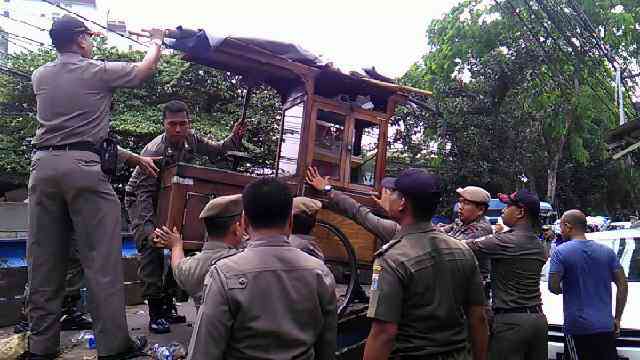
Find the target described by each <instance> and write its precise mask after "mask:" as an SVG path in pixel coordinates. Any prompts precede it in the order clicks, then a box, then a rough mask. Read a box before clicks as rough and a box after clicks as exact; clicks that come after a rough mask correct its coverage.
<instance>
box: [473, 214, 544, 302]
mask: <svg viewBox="0 0 640 360" xmlns="http://www.w3.org/2000/svg"><path fill="white" fill-rule="evenodd" d="M464 242H465V243H466V244H467V245H468V246H469V247H470V248H471V249H472V250H473V251H474V252H475V253H477V254H483V255H486V256H488V257H489V258H491V298H492V299H493V307H494V308H497V309H511V308H517V307H532V306H536V305H540V304H542V300H541V297H540V273H541V271H542V266H543V265H544V263H545V261H546V258H545V251H544V247H543V246H542V243H541V242H540V240H538V237H537V236H536V235H535V234H534V233H533V230H532V229H531V227H530V226H528V225H518V226H514V227H512V228H511V229H509V230H508V231H505V232H503V233H497V234H494V235H489V236H485V237H481V238H478V239H474V240H465V241H464Z"/></svg>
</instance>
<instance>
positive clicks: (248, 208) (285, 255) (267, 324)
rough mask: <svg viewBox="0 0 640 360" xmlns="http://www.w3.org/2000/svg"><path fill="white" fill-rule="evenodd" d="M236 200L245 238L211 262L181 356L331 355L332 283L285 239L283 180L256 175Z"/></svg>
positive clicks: (287, 206)
mask: <svg viewBox="0 0 640 360" xmlns="http://www.w3.org/2000/svg"><path fill="white" fill-rule="evenodd" d="M242 202H243V207H244V215H243V224H244V226H245V228H246V230H247V232H248V233H249V237H250V240H249V242H248V245H247V248H246V249H245V250H243V251H242V252H240V253H238V254H236V255H233V256H230V257H227V258H224V259H221V260H218V261H217V262H214V264H213V266H212V267H211V270H210V272H209V274H208V275H207V277H208V280H207V283H208V285H207V287H206V289H205V295H204V304H203V305H202V307H201V308H200V311H199V312H198V320H197V322H196V325H195V328H194V331H193V335H192V336H191V343H190V345H189V357H188V359H191V360H195V359H198V360H199V359H206V360H217V359H267V358H268V359H333V357H334V353H335V350H336V341H337V316H338V315H337V309H336V294H335V281H334V279H333V275H332V274H331V272H330V271H329V269H327V267H326V266H325V265H324V263H323V262H322V261H320V260H318V259H316V258H314V257H312V256H309V255H307V254H305V253H303V252H301V251H299V250H298V249H295V248H293V247H292V246H291V244H290V243H289V241H288V239H287V237H288V235H289V233H290V232H291V230H290V229H291V217H292V213H291V208H292V197H291V194H290V193H289V189H288V187H287V185H285V184H283V183H281V182H280V181H278V180H277V179H275V178H260V179H258V180H256V181H254V182H252V183H251V184H249V185H247V187H245V189H244V191H243V193H242Z"/></svg>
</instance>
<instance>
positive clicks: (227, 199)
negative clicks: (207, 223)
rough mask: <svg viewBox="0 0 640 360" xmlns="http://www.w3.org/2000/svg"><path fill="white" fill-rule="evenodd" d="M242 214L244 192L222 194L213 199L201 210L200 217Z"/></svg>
mask: <svg viewBox="0 0 640 360" xmlns="http://www.w3.org/2000/svg"><path fill="white" fill-rule="evenodd" d="M240 214H242V194H236V195H227V196H220V197H217V198H215V199H213V200H211V201H209V203H208V204H207V205H206V206H205V207H204V209H202V212H200V219H204V218H226V217H232V216H238V215H240Z"/></svg>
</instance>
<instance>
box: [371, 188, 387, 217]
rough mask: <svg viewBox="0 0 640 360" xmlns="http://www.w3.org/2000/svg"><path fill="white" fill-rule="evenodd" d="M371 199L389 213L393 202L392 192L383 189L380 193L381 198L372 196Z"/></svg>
mask: <svg viewBox="0 0 640 360" xmlns="http://www.w3.org/2000/svg"><path fill="white" fill-rule="evenodd" d="M371 198H372V199H373V201H375V202H376V204H378V206H380V207H381V208H382V209H384V211H386V212H387V213H389V204H390V202H391V190H389V189H387V188H382V191H380V197H376V196H375V195H371Z"/></svg>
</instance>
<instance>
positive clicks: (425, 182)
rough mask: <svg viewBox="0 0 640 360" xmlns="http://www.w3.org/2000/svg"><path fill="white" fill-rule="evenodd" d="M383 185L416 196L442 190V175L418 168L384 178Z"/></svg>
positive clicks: (419, 196) (423, 195)
mask: <svg viewBox="0 0 640 360" xmlns="http://www.w3.org/2000/svg"><path fill="white" fill-rule="evenodd" d="M381 185H382V187H385V188H388V189H391V190H396V191H399V192H401V193H402V194H403V195H407V196H410V197H415V198H421V197H425V196H427V195H429V196H430V195H432V194H435V193H441V192H442V182H441V181H440V177H438V176H437V175H434V174H430V173H428V172H427V171H425V170H423V169H416V168H409V169H406V170H404V171H402V172H401V173H400V175H399V176H398V177H397V178H384V179H382V184H381Z"/></svg>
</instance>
